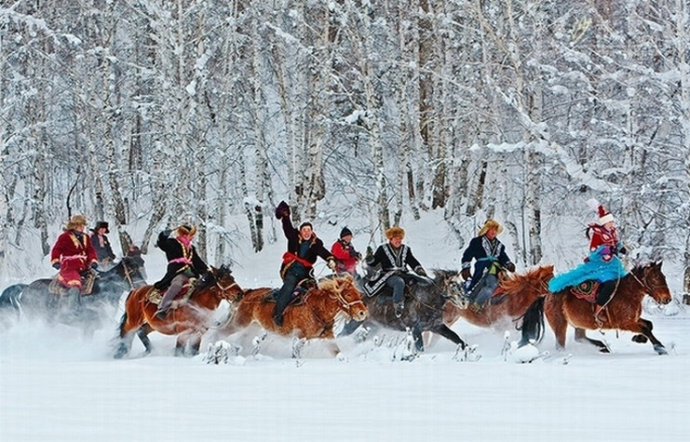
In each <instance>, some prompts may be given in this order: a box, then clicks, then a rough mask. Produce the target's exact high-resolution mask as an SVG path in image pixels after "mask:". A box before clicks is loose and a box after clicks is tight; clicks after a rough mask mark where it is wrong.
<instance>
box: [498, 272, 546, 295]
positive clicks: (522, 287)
mask: <svg viewBox="0 0 690 442" xmlns="http://www.w3.org/2000/svg"><path fill="white" fill-rule="evenodd" d="M551 278H553V265H547V266H540V267H536V268H533V269H530V270H528V271H527V273H525V274H524V275H518V274H517V273H513V274H512V275H510V276H505V277H503V278H501V282H500V290H501V293H506V294H514V293H522V292H524V291H526V290H527V289H533V288H534V285H535V284H542V283H543V284H546V283H547V282H548V281H549V280H550V279H551Z"/></svg>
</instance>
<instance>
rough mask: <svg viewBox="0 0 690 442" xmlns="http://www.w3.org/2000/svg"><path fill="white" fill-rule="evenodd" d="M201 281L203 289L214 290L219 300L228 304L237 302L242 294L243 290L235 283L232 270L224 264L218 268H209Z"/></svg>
mask: <svg viewBox="0 0 690 442" xmlns="http://www.w3.org/2000/svg"><path fill="white" fill-rule="evenodd" d="M202 280H203V282H202V284H204V286H205V287H213V288H216V289H217V290H218V292H217V293H218V295H219V297H220V299H224V300H226V301H228V302H230V303H233V302H235V301H239V300H240V298H242V295H243V294H244V290H242V288H241V287H240V286H239V285H238V284H237V282H236V281H235V277H234V276H233V275H232V270H230V268H229V267H228V266H226V265H225V264H223V265H221V266H220V267H219V268H215V267H213V266H211V267H210V269H209V272H208V273H207V274H206V275H204V276H203V277H202Z"/></svg>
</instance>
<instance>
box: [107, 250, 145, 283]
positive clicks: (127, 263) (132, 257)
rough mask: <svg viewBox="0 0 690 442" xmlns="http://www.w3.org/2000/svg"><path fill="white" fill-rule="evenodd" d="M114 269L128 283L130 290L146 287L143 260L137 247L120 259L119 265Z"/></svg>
mask: <svg viewBox="0 0 690 442" xmlns="http://www.w3.org/2000/svg"><path fill="white" fill-rule="evenodd" d="M120 266H121V267H120ZM114 268H116V269H117V270H116V271H117V273H118V274H119V275H120V276H121V277H122V278H124V279H126V280H127V281H128V282H129V284H130V286H131V288H133V289H134V288H137V287H141V286H144V285H146V270H145V269H144V258H142V257H141V250H140V249H139V248H138V247H136V246H133V247H131V248H130V249H129V250H128V251H127V254H126V255H125V256H123V257H122V260H120V263H119V264H118V265H117V266H115V267H114Z"/></svg>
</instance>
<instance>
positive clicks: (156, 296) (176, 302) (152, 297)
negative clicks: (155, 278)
mask: <svg viewBox="0 0 690 442" xmlns="http://www.w3.org/2000/svg"><path fill="white" fill-rule="evenodd" d="M196 286H197V278H189V280H187V283H186V284H185V285H183V286H182V289H181V290H180V293H178V294H177V296H175V299H173V302H172V304H171V305H170V308H171V309H176V308H178V307H179V306H180V305H183V304H186V303H187V301H189V298H191V297H192V295H193V294H194V291H195V289H196ZM164 294H165V290H163V291H161V290H158V289H157V288H156V287H155V286H151V288H150V289H149V291H148V293H146V300H147V301H148V302H150V303H151V304H155V305H158V304H160V303H161V300H163V295H164Z"/></svg>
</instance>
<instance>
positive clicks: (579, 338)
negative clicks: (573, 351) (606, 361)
mask: <svg viewBox="0 0 690 442" xmlns="http://www.w3.org/2000/svg"><path fill="white" fill-rule="evenodd" d="M575 342H587V343H589V344H592V345H594V346H595V347H598V348H599V351H600V352H602V353H611V349H609V347H608V345H606V344H604V343H603V342H601V341H598V340H596V339H591V338H588V337H587V333H586V332H585V329H584V328H578V327H576V328H575Z"/></svg>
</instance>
